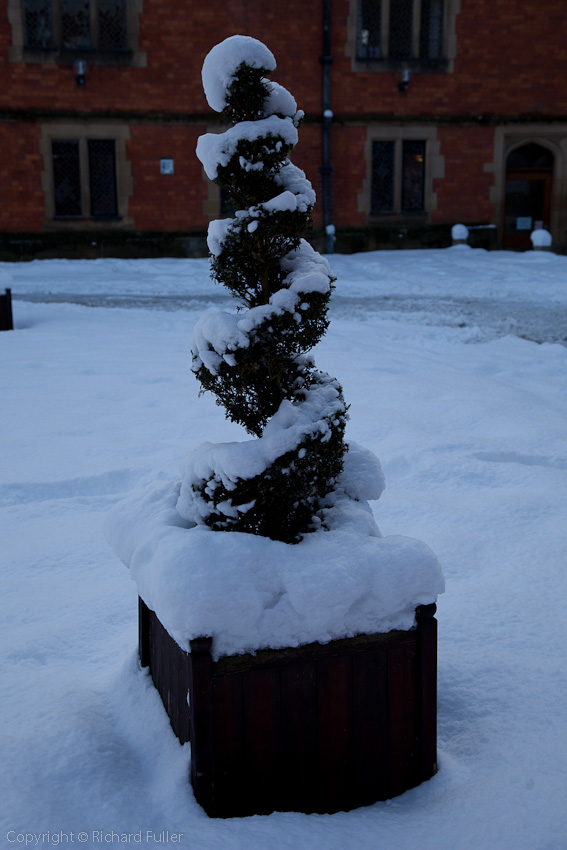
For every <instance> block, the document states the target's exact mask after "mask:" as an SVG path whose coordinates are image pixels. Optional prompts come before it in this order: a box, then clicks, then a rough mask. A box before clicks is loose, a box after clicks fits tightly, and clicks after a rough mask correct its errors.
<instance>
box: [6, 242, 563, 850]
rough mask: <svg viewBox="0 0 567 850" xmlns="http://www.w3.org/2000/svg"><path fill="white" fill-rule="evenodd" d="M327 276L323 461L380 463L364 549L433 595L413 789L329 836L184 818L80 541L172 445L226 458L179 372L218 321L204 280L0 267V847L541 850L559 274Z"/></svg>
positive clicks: (553, 751) (374, 258) (178, 274)
mask: <svg viewBox="0 0 567 850" xmlns="http://www.w3.org/2000/svg"><path fill="white" fill-rule="evenodd" d="M332 267H333V270H334V272H335V274H336V275H337V277H338V281H337V290H336V293H335V296H334V305H333V307H332V308H331V319H332V321H331V327H330V330H329V332H328V334H327V336H326V337H325V339H324V340H323V342H322V343H321V344H320V346H319V347H318V349H317V350H316V352H315V354H316V359H317V362H318V365H320V366H321V367H322V368H324V369H326V370H328V371H329V372H330V373H331V374H333V375H335V376H336V377H337V378H338V379H339V381H341V383H342V384H343V387H344V391H345V397H346V400H347V402H348V403H349V404H350V416H351V420H350V422H349V426H348V429H347V438H350V439H351V440H355V441H357V442H359V443H361V444H362V445H364V446H367V447H368V448H370V449H372V450H373V451H374V452H375V453H376V454H377V455H378V456H379V457H380V459H381V461H382V464H383V467H384V471H385V475H386V490H385V492H384V494H383V496H382V498H381V499H380V501H379V502H377V503H374V513H375V517H376V520H377V522H378V525H379V527H380V529H381V531H382V533H383V534H384V535H391V534H403V535H407V536H411V537H416V538H418V539H420V540H423V541H425V542H426V543H427V544H428V545H429V546H431V548H432V549H433V550H434V552H435V553H436V554H437V555H438V557H439V559H440V561H441V563H442V565H443V569H444V572H445V576H446V579H447V591H446V593H445V594H444V595H443V596H441V597H440V599H439V614H438V619H439V773H438V774H437V776H436V777H434V778H433V779H432V780H430V781H429V782H427V783H425V784H424V785H422V786H421V787H419V788H417V789H414V790H412V791H409V792H407V793H406V794H404V795H403V796H401V797H399V798H396V799H395V800H392V801H388V802H386V803H379V804H377V805H374V806H371V807H369V808H365V809H360V810H358V811H353V812H349V813H343V814H337V815H332V816H319V815H311V816H306V815H299V814H273V815H271V816H269V817H255V818H248V819H235V820H229V821H215V820H209V819H208V818H207V817H206V816H205V815H204V813H203V812H202V810H201V809H200V808H199V807H198V806H197V805H196V803H195V801H194V799H193V796H192V792H191V789H190V786H189V785H188V782H187V771H188V764H189V759H190V749H189V745H186V746H185V747H180V746H179V744H178V743H177V739H176V738H175V737H174V735H173V733H172V731H171V729H170V727H169V723H168V720H167V717H166V715H165V712H164V711H163V709H162V706H161V703H160V701H159V697H158V696H157V694H156V692H155V691H154V689H153V687H152V686H151V684H150V682H149V679H148V677H147V675H146V674H145V673H144V672H142V671H140V669H139V668H138V665H137V660H136V641H137V621H136V615H137V605H136V588H135V585H134V583H133V582H132V581H131V580H130V578H129V575H128V572H127V570H126V569H124V567H123V566H122V565H121V564H120V562H119V561H118V560H117V558H116V556H115V555H114V553H113V552H112V551H111V550H110V548H109V546H108V544H107V543H106V541H105V539H104V537H103V534H102V526H103V522H104V520H105V517H106V516H107V514H108V512H109V510H110V508H111V507H112V506H113V505H114V504H115V503H116V502H117V501H119V500H120V499H122V498H123V497H124V496H126V495H128V493H130V492H133V491H135V490H137V489H139V488H140V487H142V486H143V485H145V484H146V483H149V482H152V481H154V480H155V479H157V478H165V479H172V478H173V479H174V478H176V477H178V474H179V464H180V461H181V459H182V457H183V455H184V454H185V453H186V452H187V451H188V450H190V449H191V448H193V447H194V446H196V445H197V444H198V443H200V442H202V441H203V440H210V441H221V440H233V439H244V438H245V436H244V434H243V432H242V431H241V430H240V429H239V428H237V427H236V426H233V425H231V424H230V423H228V422H226V421H225V420H224V418H223V411H222V409H221V408H219V407H217V406H216V405H215V404H214V400H213V399H212V398H210V397H207V396H204V397H202V398H200V399H198V396H197V393H198V385H197V382H196V380H195V379H194V377H193V375H192V374H191V373H190V371H189V351H188V346H189V339H190V336H191V332H192V328H193V325H194V323H195V321H196V320H197V318H198V317H199V316H200V315H201V314H202V312H203V310H204V309H206V307H207V304H214V305H215V307H217V306H218V304H219V303H222V304H223V305H224V304H225V303H226V302H227V299H226V298H225V296H224V294H223V292H222V291H221V290H219V289H218V288H215V287H214V286H213V284H212V283H211V282H210V281H209V279H208V264H207V262H206V261H205V260H187V261H181V260H155V261H153V260H150V261H118V260H98V261H91V262H72V261H45V262H35V263H28V264H21V265H11V264H0V271H3V272H7V273H9V274H11V275H12V276H13V284H12V288H13V295H14V318H15V323H16V330H15V331H14V332H7V333H2V334H0V357H1V368H0V384H1V399H2V404H1V411H2V412H1V416H0V439H1V442H2V446H3V452H2V465H1V469H0V505H1V516H2V531H1V539H2V546H1V550H0V559H1V566H2V573H1V574H2V591H3V592H2V596H3V608H4V611H3V617H2V624H3V628H2V643H1V655H2V662H3V663H2V674H3V682H2V691H1V696H0V700H1V717H2V764H3V771H2V788H1V792H0V799H1V801H2V804H1V820H2V824H1V831H0V847H2V848H3V847H14V846H25V843H26V841H27V842H28V846H30V845H31V846H45V845H55V844H57V843H58V842H59V843H63V842H65V843H67V844H70V843H73V844H79V843H81V844H82V846H83V847H98V846H104V845H105V844H109V845H116V844H118V845H121V844H124V843H129V844H134V845H139V844H142V845H143V846H152V845H153V844H157V843H158V840H160V843H161V844H162V845H163V844H166V843H167V844H168V845H173V846H182V847H184V848H191V850H232V848H239V850H240V848H242V850H244V848H247V850H248V848H250V849H251V850H268V849H269V850H272V848H274V850H276V849H277V850H280V848H290V850H291V849H292V848H293V850H359V848H360V850H375V848H384V850H413V848H419V850H565V847H567V814H566V811H567V807H566V806H565V793H566V789H567V764H566V759H565V753H566V745H567V731H566V730H567V708H566V704H567V700H566V696H567V674H566V665H565V637H566V635H565V631H566V629H565V612H564V600H565V598H566V596H567V570H566V569H565V566H566V555H567V545H566V537H567V531H566V529H567V521H566V520H567V516H566V514H567V507H566V506H567V349H566V348H565V347H564V345H563V344H561V342H563V343H564V342H565V340H566V338H567V330H566V326H567V258H565V257H558V256H555V255H552V254H543V253H535V252H530V253H526V254H510V253H505V252H494V253H485V252H483V251H471V250H470V249H468V248H453V249H449V250H447V251H415V252H380V253H372V254H359V255H356V256H353V257H345V256H336V257H333V258H332ZM0 283H2V286H4V285H9V284H5V282H4V281H0ZM110 308H113V309H110ZM26 834H29V835H28V837H27V838H26ZM179 836H181V837H180V838H179V839H178V837H179ZM177 839H178V840H177Z"/></svg>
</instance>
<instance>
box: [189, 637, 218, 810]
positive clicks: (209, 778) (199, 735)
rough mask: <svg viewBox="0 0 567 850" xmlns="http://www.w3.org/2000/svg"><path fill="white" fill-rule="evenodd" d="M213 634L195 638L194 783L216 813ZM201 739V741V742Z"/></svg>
mask: <svg viewBox="0 0 567 850" xmlns="http://www.w3.org/2000/svg"><path fill="white" fill-rule="evenodd" d="M212 642H213V639H212V638H210V637H206V638H196V639H195V640H192V641H191V655H190V659H191V660H190V665H189V692H190V694H191V782H192V784H193V788H194V790H195V797H196V798H197V799H198V800H199V802H200V804H201V805H202V806H203V808H204V809H205V811H206V812H210V813H211V814H214V779H215V774H214V740H213V690H212V660H211V645H212ZM197 742H198V743H197Z"/></svg>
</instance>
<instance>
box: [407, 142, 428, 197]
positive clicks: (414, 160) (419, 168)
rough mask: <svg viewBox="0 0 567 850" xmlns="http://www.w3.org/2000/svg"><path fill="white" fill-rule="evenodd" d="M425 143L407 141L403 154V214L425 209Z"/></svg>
mask: <svg viewBox="0 0 567 850" xmlns="http://www.w3.org/2000/svg"><path fill="white" fill-rule="evenodd" d="M424 178H425V142H414V141H405V142H404V143H403V153H402V212H417V211H420V210H423V207H424V185H425V181H424Z"/></svg>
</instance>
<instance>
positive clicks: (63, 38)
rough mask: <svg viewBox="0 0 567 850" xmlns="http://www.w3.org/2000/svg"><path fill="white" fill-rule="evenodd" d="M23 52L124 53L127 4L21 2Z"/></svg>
mask: <svg viewBox="0 0 567 850" xmlns="http://www.w3.org/2000/svg"><path fill="white" fill-rule="evenodd" d="M21 2H22V17H23V26H24V40H25V48H26V49H27V50H40V49H41V50H56V49H58V48H59V49H61V50H65V51H72V52H75V53H77V52H89V53H92V52H93V51H99V52H101V53H112V52H120V51H125V50H127V49H128V46H129V45H128V26H127V11H128V9H127V0H21Z"/></svg>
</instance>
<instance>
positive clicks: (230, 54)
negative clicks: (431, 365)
mask: <svg viewBox="0 0 567 850" xmlns="http://www.w3.org/2000/svg"><path fill="white" fill-rule="evenodd" d="M275 67H276V63H275V59H274V57H273V55H272V53H271V52H270V51H269V50H268V48H267V47H265V45H263V44H262V43H261V42H259V41H257V40H256V39H253V38H250V37H247V36H233V37H231V38H228V39H226V41H224V42H222V43H221V44H218V45H217V46H216V47H214V48H213V49H212V50H211V52H210V53H209V54H208V56H207V57H206V59H205V62H204V65H203V84H204V89H205V94H206V97H207V100H208V103H209V105H210V106H211V107H212V108H213V109H214V110H216V111H218V112H222V113H223V114H224V115H225V116H226V118H227V119H229V120H230V122H231V123H232V126H231V127H230V129H228V130H227V131H226V132H224V133H220V134H214V133H209V134H206V135H204V136H201V137H200V139H199V142H198V145H197V156H198V157H199V159H200V160H201V162H202V164H203V166H204V168H205V171H206V173H207V175H208V177H209V178H211V179H212V180H214V181H216V182H217V183H218V185H219V186H220V187H221V190H223V191H225V192H226V193H227V194H228V195H229V197H230V198H231V199H232V202H233V203H234V205H235V206H236V208H237V212H236V213H235V215H234V216H233V217H232V218H229V219H223V220H217V221H214V222H211V225H210V227H209V234H208V246H209V250H210V254H211V267H212V275H213V277H214V279H215V280H216V281H217V282H218V283H221V284H223V285H224V286H226V287H227V288H228V289H229V290H230V291H231V292H232V294H233V295H234V297H235V299H236V302H237V309H236V312H235V313H227V312H219V313H214V314H207V315H205V316H204V317H203V318H202V319H201V320H200V321H199V322H198V324H197V326H196V328H195V333H194V339H193V343H192V358H193V359H192V369H193V371H194V372H195V374H196V376H197V378H198V379H199V381H200V383H201V386H202V390H201V391H202V392H204V391H211V392H213V393H214V394H215V395H216V397H217V403H218V404H220V405H222V406H224V407H225V409H226V415H227V417H228V418H230V419H231V420H232V421H233V422H236V423H239V424H241V425H243V426H244V428H245V429H246V430H247V431H248V432H249V433H250V434H251V435H253V437H254V438H255V439H252V440H250V441H245V442H242V443H226V444H209V443H207V444H205V445H204V446H201V447H200V448H199V449H198V450H197V451H196V452H194V453H193V454H192V455H191V456H190V457H189V458H188V459H187V461H186V463H185V468H184V480H183V485H182V491H181V498H180V502H179V505H178V510H179V511H180V512H181V513H182V514H183V513H185V514H186V515H187V516H188V517H190V518H192V519H194V518H195V517H197V518H198V520H199V521H201V522H203V523H205V524H206V525H208V526H210V527H211V528H212V529H214V530H219V531H240V532H248V533H252V534H258V535H262V536H265V537H270V538H272V539H275V540H281V541H284V542H287V543H296V542H299V541H300V540H301V539H302V537H303V535H304V534H306V533H308V532H310V531H314V530H316V529H317V528H319V527H320V526H321V522H322V519H321V507H322V504H323V502H324V499H325V497H326V496H327V495H328V494H329V493H330V492H331V491H332V490H333V488H334V486H335V484H336V481H337V477H338V475H339V473H340V472H341V470H342V466H343V457H344V453H345V450H346V446H345V443H344V428H345V423H346V419H347V413H346V406H345V403H344V399H343V395H342V390H341V387H340V385H339V384H338V383H337V381H336V380H335V379H334V378H332V377H330V376H329V375H328V374H326V373H324V372H320V371H318V370H317V369H316V368H315V364H314V361H313V358H312V356H311V355H310V353H309V352H310V350H311V349H312V348H313V347H314V346H315V345H316V344H317V342H319V340H320V339H321V338H322V336H323V335H324V333H325V331H326V329H327V326H328V318H327V307H328V302H329V298H330V295H331V292H332V288H333V281H334V278H333V276H332V274H331V271H330V268H329V265H328V263H327V261H326V260H325V259H324V258H323V257H321V256H320V255H319V254H318V253H317V252H316V251H314V250H313V248H312V247H311V246H310V245H309V244H308V242H306V241H305V239H304V238H303V237H304V234H305V233H306V231H307V230H308V228H309V226H310V223H311V211H312V209H313V205H314V203H315V193H314V191H313V189H312V187H311V184H310V182H309V181H308V180H307V179H306V177H305V174H304V173H303V172H302V171H301V170H300V169H299V168H297V167H296V166H295V165H293V164H292V163H291V162H290V160H289V158H288V155H289V153H290V152H291V150H292V149H293V147H294V146H295V144H296V143H297V140H298V127H299V125H300V122H301V118H302V115H303V113H301V112H298V110H297V104H296V102H295V100H294V98H293V97H292V95H291V94H290V93H289V92H288V91H287V90H286V89H285V88H283V87H282V86H280V85H279V84H277V83H275V82H272V81H270V80H268V79H267V77H266V74H268V73H269V72H271V71H272V70H273V69H274V68H275Z"/></svg>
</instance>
